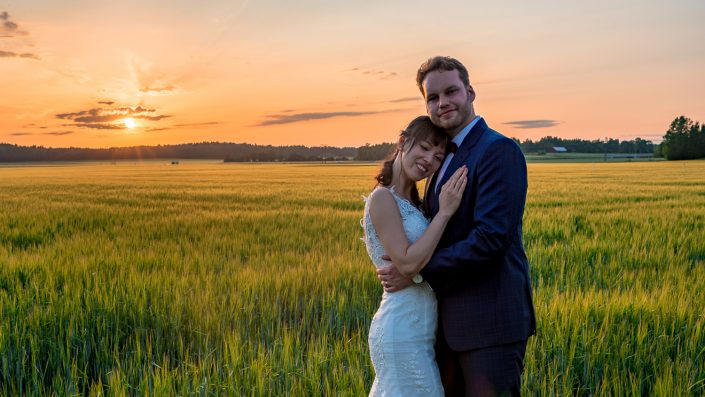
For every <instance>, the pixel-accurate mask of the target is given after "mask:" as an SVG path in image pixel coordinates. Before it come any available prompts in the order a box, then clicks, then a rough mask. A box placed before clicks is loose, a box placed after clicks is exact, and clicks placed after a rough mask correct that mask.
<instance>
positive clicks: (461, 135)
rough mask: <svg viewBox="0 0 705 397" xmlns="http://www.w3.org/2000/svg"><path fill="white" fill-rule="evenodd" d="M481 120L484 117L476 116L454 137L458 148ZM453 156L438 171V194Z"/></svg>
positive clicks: (451, 154) (447, 157) (448, 157)
mask: <svg viewBox="0 0 705 397" xmlns="http://www.w3.org/2000/svg"><path fill="white" fill-rule="evenodd" d="M481 118H482V116H475V118H474V119H472V121H471V122H470V124H468V125H466V126H465V128H463V129H462V130H460V132H459V133H458V134H457V135H456V136H455V137H453V143H455V144H456V145H457V147H458V148H460V145H462V144H463V141H464V140H465V137H467V136H468V134H469V133H470V130H472V127H474V126H475V124H477V122H478V121H480V119H481ZM453 155H454V154H453V153H448V155H447V156H446V158H445V160H443V166H441V170H440V171H438V178H436V186H434V189H435V191H436V193H437V192H438V187H439V183H441V179H443V174H445V172H446V169H447V168H448V164H450V161H451V160H453Z"/></svg>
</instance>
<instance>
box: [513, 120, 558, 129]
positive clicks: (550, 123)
mask: <svg viewBox="0 0 705 397" xmlns="http://www.w3.org/2000/svg"><path fill="white" fill-rule="evenodd" d="M504 124H507V125H511V126H513V127H514V128H525V129H528V128H551V127H555V126H557V125H558V124H560V122H559V121H558V120H517V121H510V122H508V123H504Z"/></svg>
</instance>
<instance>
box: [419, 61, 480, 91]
mask: <svg viewBox="0 0 705 397" xmlns="http://www.w3.org/2000/svg"><path fill="white" fill-rule="evenodd" d="M434 70H447V71H450V70H457V71H458V75H459V76H460V81H462V82H463V84H465V87H470V77H469V76H468V70H467V69H466V68H465V65H463V64H462V62H460V61H459V60H457V59H455V58H451V57H442V56H435V57H431V58H428V60H427V61H426V62H424V63H423V64H421V66H420V67H419V70H418V72H416V85H417V86H418V87H419V90H421V95H424V92H423V81H424V79H425V78H426V75H427V74H429V73H430V72H433V71H434Z"/></svg>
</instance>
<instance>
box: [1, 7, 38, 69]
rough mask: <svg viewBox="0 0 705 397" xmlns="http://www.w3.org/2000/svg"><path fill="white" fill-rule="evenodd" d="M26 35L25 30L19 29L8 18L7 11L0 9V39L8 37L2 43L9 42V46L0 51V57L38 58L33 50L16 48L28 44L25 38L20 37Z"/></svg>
mask: <svg viewBox="0 0 705 397" xmlns="http://www.w3.org/2000/svg"><path fill="white" fill-rule="evenodd" d="M28 35H29V33H27V31H25V30H23V29H20V27H19V25H17V23H15V22H14V21H12V20H11V19H10V14H9V13H8V12H7V11H0V39H9V42H6V41H3V44H5V43H9V47H10V48H8V47H7V46H4V47H5V49H3V50H1V51H0V58H18V59H39V56H38V55H37V54H35V53H34V52H29V51H27V50H24V51H23V50H21V49H20V50H17V49H18V48H22V47H27V46H28V44H29V43H28V42H27V39H20V37H24V36H28ZM13 47H14V48H13Z"/></svg>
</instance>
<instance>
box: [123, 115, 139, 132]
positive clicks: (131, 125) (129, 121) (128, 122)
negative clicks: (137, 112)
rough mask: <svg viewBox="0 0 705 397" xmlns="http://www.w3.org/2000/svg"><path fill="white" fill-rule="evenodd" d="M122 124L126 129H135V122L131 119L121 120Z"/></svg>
mask: <svg viewBox="0 0 705 397" xmlns="http://www.w3.org/2000/svg"><path fill="white" fill-rule="evenodd" d="M122 122H123V123H124V124H125V127H127V129H130V130H131V129H133V128H135V127H137V122H136V121H135V119H133V118H132V117H128V118H125V119H123V120H122Z"/></svg>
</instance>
